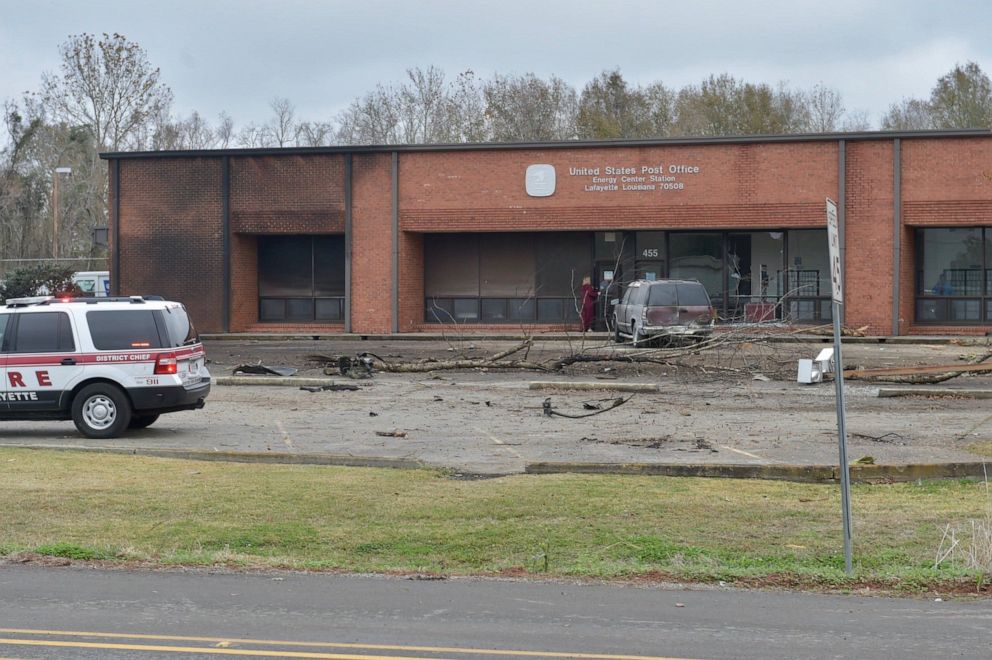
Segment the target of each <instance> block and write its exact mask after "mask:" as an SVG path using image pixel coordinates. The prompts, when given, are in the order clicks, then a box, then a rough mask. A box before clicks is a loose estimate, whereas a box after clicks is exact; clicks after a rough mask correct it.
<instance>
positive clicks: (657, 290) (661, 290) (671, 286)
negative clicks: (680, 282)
mask: <svg viewBox="0 0 992 660" xmlns="http://www.w3.org/2000/svg"><path fill="white" fill-rule="evenodd" d="M648 290H649V291H650V294H648V305H652V306H655V307H674V306H675V305H676V304H678V303H677V302H676V299H675V283H674V282H659V283H658V284H652V285H651V286H650V287H649V288H648Z"/></svg>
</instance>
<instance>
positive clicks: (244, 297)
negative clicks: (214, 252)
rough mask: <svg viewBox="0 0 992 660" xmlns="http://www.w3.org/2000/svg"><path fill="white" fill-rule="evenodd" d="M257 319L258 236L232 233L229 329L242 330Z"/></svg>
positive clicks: (250, 325) (232, 330) (233, 330)
mask: <svg viewBox="0 0 992 660" xmlns="http://www.w3.org/2000/svg"><path fill="white" fill-rule="evenodd" d="M257 321H258V237H257V236H254V235H251V234H233V235H232V236H231V332H245V331H247V330H249V329H250V328H251V327H252V326H253V325H254V324H255V323H256V322H257Z"/></svg>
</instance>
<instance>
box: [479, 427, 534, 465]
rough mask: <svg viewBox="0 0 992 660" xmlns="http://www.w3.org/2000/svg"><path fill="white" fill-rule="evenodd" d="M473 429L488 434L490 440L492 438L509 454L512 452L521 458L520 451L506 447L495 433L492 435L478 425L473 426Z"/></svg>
mask: <svg viewBox="0 0 992 660" xmlns="http://www.w3.org/2000/svg"><path fill="white" fill-rule="evenodd" d="M475 430H476V431H478V432H479V433H481V434H483V435H488V436H489V439H490V440H492V441H493V442H495V443H496V444H497V445H499V446H500V447H505V448H506V450H507V451H508V452H510V453H511V454H513V455H514V456H516V457H517V458H521V459H522V458H523V456H521V455H520V453H519V452H518V451H517V450H516V449H514V448H513V447H507V446H506V443H505V442H503V441H502V440H500V439H499V438H497V437H496V436H495V435H493V434H492V433H490V432H489V431H487V430H485V429H480V428H479V427H478V426H476V427H475Z"/></svg>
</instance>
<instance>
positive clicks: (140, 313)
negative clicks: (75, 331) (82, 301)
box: [86, 309, 162, 351]
mask: <svg viewBox="0 0 992 660" xmlns="http://www.w3.org/2000/svg"><path fill="white" fill-rule="evenodd" d="M86 323H87V325H89V327H90V336H92V337H93V346H94V347H95V348H96V349H97V350H101V351H127V350H135V349H142V348H162V339H161V337H160V336H159V332H158V327H157V326H156V325H155V313H154V312H153V311H152V310H150V309H133V310H131V309H128V310H103V311H93V312H86Z"/></svg>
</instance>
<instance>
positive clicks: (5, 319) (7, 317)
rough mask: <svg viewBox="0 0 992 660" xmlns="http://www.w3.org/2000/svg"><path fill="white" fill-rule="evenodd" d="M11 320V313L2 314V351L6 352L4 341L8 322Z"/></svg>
mask: <svg viewBox="0 0 992 660" xmlns="http://www.w3.org/2000/svg"><path fill="white" fill-rule="evenodd" d="M9 320H10V314H0V353H3V352H6V351H5V350H4V346H3V341H4V337H5V336H6V332H7V322H8V321H9Z"/></svg>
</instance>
